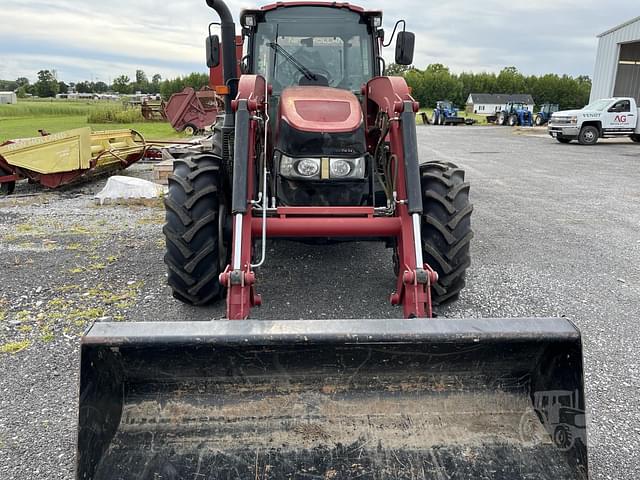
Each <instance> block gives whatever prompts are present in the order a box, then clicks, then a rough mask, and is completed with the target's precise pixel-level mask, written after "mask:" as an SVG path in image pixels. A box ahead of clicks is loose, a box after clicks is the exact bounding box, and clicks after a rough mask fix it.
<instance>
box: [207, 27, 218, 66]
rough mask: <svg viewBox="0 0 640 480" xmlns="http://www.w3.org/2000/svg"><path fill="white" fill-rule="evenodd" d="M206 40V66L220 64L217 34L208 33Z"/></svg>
mask: <svg viewBox="0 0 640 480" xmlns="http://www.w3.org/2000/svg"><path fill="white" fill-rule="evenodd" d="M206 42H207V43H206V48H207V67H209V68H215V67H217V66H218V65H220V39H219V38H218V36H217V35H210V36H209V37H207V41H206Z"/></svg>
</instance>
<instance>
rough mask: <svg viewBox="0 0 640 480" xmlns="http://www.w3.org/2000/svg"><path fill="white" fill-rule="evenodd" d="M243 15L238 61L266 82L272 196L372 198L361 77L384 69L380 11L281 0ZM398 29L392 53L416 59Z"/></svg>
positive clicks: (320, 201)
mask: <svg viewBox="0 0 640 480" xmlns="http://www.w3.org/2000/svg"><path fill="white" fill-rule="evenodd" d="M240 23H241V25H242V34H243V37H244V41H243V43H244V44H245V45H246V50H245V55H244V57H243V58H242V60H241V62H240V63H241V66H240V70H241V71H242V72H243V73H244V74H245V75H246V76H248V75H259V76H260V77H261V78H263V79H264V82H265V83H266V85H267V92H268V93H267V96H268V98H267V102H266V104H267V105H266V109H267V113H268V118H267V119H266V122H267V127H266V129H265V142H264V144H265V145H266V149H265V150H266V163H267V170H268V171H269V172H270V174H271V175H270V176H269V178H268V179H267V181H268V184H269V185H268V190H269V192H270V193H269V197H270V198H272V199H273V202H275V205H276V206H289V207H293V206H295V207H300V206H365V205H367V206H376V205H375V196H376V190H378V192H379V193H380V194H382V190H381V188H379V187H378V188H377V189H376V185H375V184H374V182H373V177H374V170H375V167H374V165H373V153H374V152H373V151H372V146H373V145H374V143H373V140H372V139H368V138H367V132H366V126H365V115H364V110H365V109H364V106H363V98H364V91H365V85H366V84H367V83H368V82H369V81H370V80H371V79H372V78H375V77H379V76H380V75H382V74H383V72H384V61H383V60H382V58H381V56H380V52H381V49H382V47H383V44H382V43H383V39H384V31H383V30H382V29H381V26H382V13H381V12H379V11H368V10H365V9H363V8H361V7H356V6H353V5H349V4H346V3H340V4H336V3H328V2H310V3H308V4H303V5H301V4H299V3H291V4H287V3H277V4H273V5H267V6H265V7H262V8H260V9H251V10H244V11H243V12H242V13H241V15H240ZM397 39H398V40H397V41H398V44H397V47H396V62H397V63H401V64H410V63H411V62H412V56H413V36H412V34H410V33H409V32H404V31H403V32H400V33H398V36H397ZM223 43H224V42H223ZM223 128H224V127H223ZM368 140H370V141H368ZM379 196H380V195H379ZM382 197H384V195H382ZM380 200H381V205H383V206H384V205H386V203H387V200H391V199H390V198H389V199H385V198H381V199H380Z"/></svg>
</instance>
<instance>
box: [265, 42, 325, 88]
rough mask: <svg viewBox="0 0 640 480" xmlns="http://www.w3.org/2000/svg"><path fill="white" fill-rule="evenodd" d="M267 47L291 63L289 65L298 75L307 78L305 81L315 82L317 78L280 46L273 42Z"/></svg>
mask: <svg viewBox="0 0 640 480" xmlns="http://www.w3.org/2000/svg"><path fill="white" fill-rule="evenodd" d="M268 45H269V47H271V48H272V49H273V50H275V51H276V52H277V53H279V54H280V55H282V56H283V57H284V58H285V59H286V60H287V61H288V62H289V63H291V65H293V66H294V67H296V69H297V70H298V71H299V72H300V73H302V74H303V75H304V76H305V77H306V78H307V80H313V81H316V80H317V79H318V77H317V76H316V74H315V73H313V72H312V71H311V70H309V69H308V68H307V67H305V66H304V65H303V64H302V63H300V61H298V60H297V59H296V58H295V57H294V56H293V55H291V54H290V53H289V52H287V51H286V50H285V49H284V48H282V47H281V46H280V45H278V44H277V43H274V42H270V43H268Z"/></svg>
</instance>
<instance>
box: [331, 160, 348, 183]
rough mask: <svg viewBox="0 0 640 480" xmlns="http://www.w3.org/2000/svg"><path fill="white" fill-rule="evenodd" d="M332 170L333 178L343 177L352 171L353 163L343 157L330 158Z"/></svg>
mask: <svg viewBox="0 0 640 480" xmlns="http://www.w3.org/2000/svg"><path fill="white" fill-rule="evenodd" d="M330 162H331V163H330V165H331V168H330V171H331V177H332V178H334V177H335V178H343V177H346V176H348V175H349V174H350V173H351V163H349V162H348V161H346V160H343V159H342V158H335V159H331V160H330Z"/></svg>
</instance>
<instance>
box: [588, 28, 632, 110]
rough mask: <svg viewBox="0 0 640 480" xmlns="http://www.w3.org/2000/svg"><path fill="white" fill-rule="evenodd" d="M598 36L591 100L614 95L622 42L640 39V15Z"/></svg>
mask: <svg viewBox="0 0 640 480" xmlns="http://www.w3.org/2000/svg"><path fill="white" fill-rule="evenodd" d="M598 37H599V41H598V53H597V55H596V65H595V68H594V72H593V85H592V87H591V98H590V101H593V100H597V99H598V98H606V97H611V96H613V93H614V87H615V83H616V74H617V71H618V60H619V57H620V44H623V43H630V42H638V41H640V17H636V18H634V19H632V20H629V21H628V22H625V23H623V24H622V25H619V26H617V27H615V28H612V29H611V30H608V31H606V32H604V33H601V34H600V35H598Z"/></svg>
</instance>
